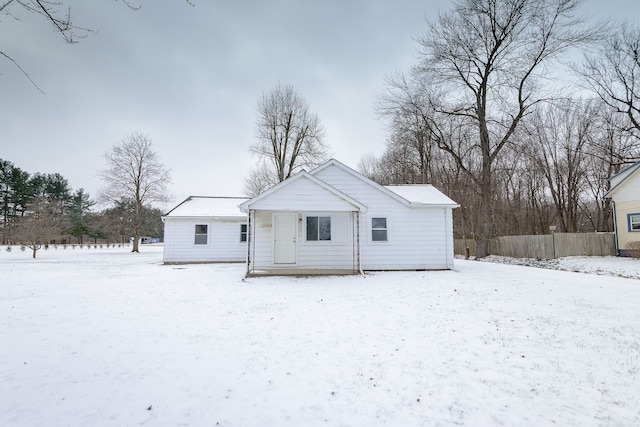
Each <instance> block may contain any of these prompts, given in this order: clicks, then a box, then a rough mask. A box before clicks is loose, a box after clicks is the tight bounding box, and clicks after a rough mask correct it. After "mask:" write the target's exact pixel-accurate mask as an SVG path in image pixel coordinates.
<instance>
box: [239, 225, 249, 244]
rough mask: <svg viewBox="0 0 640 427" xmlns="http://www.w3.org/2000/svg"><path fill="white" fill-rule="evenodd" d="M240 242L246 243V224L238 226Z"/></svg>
mask: <svg viewBox="0 0 640 427" xmlns="http://www.w3.org/2000/svg"><path fill="white" fill-rule="evenodd" d="M240 241H241V242H246V241H247V224H240Z"/></svg>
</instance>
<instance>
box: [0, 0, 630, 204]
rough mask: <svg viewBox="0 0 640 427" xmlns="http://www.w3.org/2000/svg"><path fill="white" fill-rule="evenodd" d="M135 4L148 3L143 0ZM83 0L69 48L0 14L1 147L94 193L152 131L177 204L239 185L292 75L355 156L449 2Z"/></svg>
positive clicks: (368, 146) (377, 140) (618, 9)
mask: <svg viewBox="0 0 640 427" xmlns="http://www.w3.org/2000/svg"><path fill="white" fill-rule="evenodd" d="M134 1H136V0H134ZM139 2H140V3H141V4H142V7H141V8H140V9H139V10H138V11H135V12H134V11H131V10H130V9H128V8H127V7H126V6H125V5H124V4H123V3H122V2H121V1H119V2H116V1H113V0H100V1H86V0H75V1H70V2H65V3H68V4H70V5H71V11H72V15H73V17H74V21H75V23H76V25H79V26H83V27H87V28H90V29H92V30H95V32H92V33H89V34H88V35H87V37H86V38H84V39H82V40H80V42H79V43H77V44H74V45H69V44H66V43H64V42H63V40H62V39H61V37H60V36H59V35H56V34H55V33H54V32H53V30H52V27H51V26H50V25H49V24H47V23H46V22H44V21H42V19H40V18H36V17H33V16H28V15H25V14H23V13H20V15H19V16H20V17H21V18H22V19H21V20H20V21H17V20H14V19H12V18H10V17H7V16H4V15H1V14H0V50H3V51H4V52H6V53H8V54H10V55H11V56H12V57H13V58H14V59H15V60H16V61H17V62H18V63H19V64H20V65H21V66H22V67H23V68H24V69H25V70H26V71H27V72H28V73H29V74H30V75H31V77H32V78H33V80H34V81H35V82H36V83H37V84H38V86H39V87H40V88H41V89H42V90H43V91H44V92H45V94H44V95H43V94H41V93H40V92H39V91H38V90H37V89H35V88H34V87H33V86H32V85H31V83H30V82H29V81H28V80H27V79H26V78H25V77H24V76H23V75H22V74H21V73H20V71H19V70H18V69H16V68H15V67H14V66H13V65H12V64H11V63H9V62H8V61H6V60H0V73H1V74H0V158H2V159H4V160H8V161H10V162H12V163H14V164H15V165H16V166H18V167H20V168H21V169H23V170H26V171H27V172H30V173H35V172H42V173H53V172H58V173H60V174H62V175H63V176H64V177H66V178H67V179H68V180H69V184H70V185H71V187H72V188H73V189H74V190H77V189H79V188H81V187H82V188H84V189H85V190H87V191H88V192H89V193H90V195H91V196H92V197H94V198H95V196H97V195H98V192H99V189H100V187H101V185H102V183H101V182H100V180H99V179H98V178H97V177H96V170H98V169H100V168H103V167H104V159H103V154H104V153H105V152H107V151H108V150H109V149H110V148H111V147H112V146H113V145H114V144H115V143H118V142H119V141H120V140H121V139H122V138H124V137H126V136H127V135H129V134H131V133H132V132H141V133H145V134H148V135H149V137H150V138H151V139H152V141H153V144H154V147H155V151H156V152H157V153H158V154H159V156H160V158H161V160H162V162H163V163H164V164H166V165H167V167H169V168H170V169H171V170H172V178H173V182H172V184H171V185H170V191H171V193H172V195H173V200H174V201H180V200H182V199H184V198H186V197H187V196H189V195H211V196H233V195H241V193H242V186H243V182H244V179H245V177H246V176H247V175H248V172H249V170H250V168H251V166H252V165H253V164H254V163H255V161H256V159H255V158H254V157H252V156H251V153H250V152H249V146H250V145H251V144H252V143H253V142H254V141H255V136H254V134H255V132H254V123H255V119H256V102H257V100H258V98H259V97H260V96H261V95H262V94H263V93H265V92H268V91H270V90H271V89H272V88H273V87H274V86H276V85H277V84H279V83H282V84H290V85H292V86H293V87H294V88H295V89H296V90H297V91H298V93H299V94H300V95H301V96H302V97H303V98H304V99H305V100H306V101H307V103H308V104H309V106H310V109H311V111H313V112H315V113H317V114H318V116H319V118H320V120H321V122H322V124H323V125H324V126H325V128H326V141H327V143H328V144H329V146H330V147H331V150H332V152H333V154H334V157H335V158H336V159H338V160H340V161H341V162H343V163H345V164H347V165H348V166H351V167H353V168H356V167H357V164H358V160H359V159H360V158H361V157H362V156H363V155H364V154H366V153H372V154H375V155H380V154H381V153H382V152H383V150H384V147H385V140H386V137H387V132H386V131H385V128H384V124H383V123H382V122H381V121H380V120H378V119H377V118H376V115H375V113H374V109H373V101H374V99H375V96H376V93H379V92H380V91H381V90H382V89H383V88H384V78H385V76H386V75H390V74H393V73H394V72H395V71H396V70H398V69H402V70H407V69H408V68H409V67H410V66H411V65H412V64H413V63H414V62H415V50H416V49H415V48H416V45H415V43H414V41H413V39H412V36H414V35H418V34H422V33H424V32H425V30H426V28H427V21H430V20H431V21H432V20H435V19H436V18H437V16H438V13H439V12H440V11H444V10H447V9H448V8H449V7H450V5H451V1H449V0H440V1H437V0H422V1H419V0H394V1H391V0H387V1H383V0H314V1H311V0H309V1H303V0H261V1H259V0H253V1H232V0H227V1H225V0H219V1H213V0H193V3H194V6H189V5H188V4H186V2H185V1H184V0H161V1H159V0H139ZM584 12H585V13H588V14H592V15H595V16H596V17H599V18H605V17H613V18H618V19H620V18H626V19H631V20H632V21H633V22H635V23H636V24H637V23H638V20H639V18H640V2H639V1H638V0H606V1H604V0H587V3H586V8H585V9H584Z"/></svg>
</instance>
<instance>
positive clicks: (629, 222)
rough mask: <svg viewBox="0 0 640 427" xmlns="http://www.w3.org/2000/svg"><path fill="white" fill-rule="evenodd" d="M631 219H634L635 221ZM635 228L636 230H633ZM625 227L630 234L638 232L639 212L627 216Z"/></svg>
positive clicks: (639, 230) (639, 223) (639, 226)
mask: <svg viewBox="0 0 640 427" xmlns="http://www.w3.org/2000/svg"><path fill="white" fill-rule="evenodd" d="M633 217H636V218H635V220H634V219H633ZM634 226H635V227H637V228H634ZM627 227H628V230H629V232H630V233H638V232H640V212H634V213H630V214H627Z"/></svg>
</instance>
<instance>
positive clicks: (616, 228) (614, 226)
mask: <svg viewBox="0 0 640 427" xmlns="http://www.w3.org/2000/svg"><path fill="white" fill-rule="evenodd" d="M611 204H612V205H613V229H614V230H615V233H614V237H615V240H616V256H620V246H619V242H618V213H617V212H616V201H615V200H613V199H611Z"/></svg>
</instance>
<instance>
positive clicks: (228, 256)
mask: <svg viewBox="0 0 640 427" xmlns="http://www.w3.org/2000/svg"><path fill="white" fill-rule="evenodd" d="M246 223H247V221H246V219H241V218H238V219H233V220H232V219H228V220H221V219H215V218H201V219H198V218H193V219H184V218H166V219H165V224H164V257H163V259H164V262H166V263H189V262H244V261H245V260H246V254H247V244H246V242H240V225H241V224H246ZM196 224H206V225H207V226H208V236H207V244H206V245H196V244H195V243H194V234H195V225H196Z"/></svg>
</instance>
